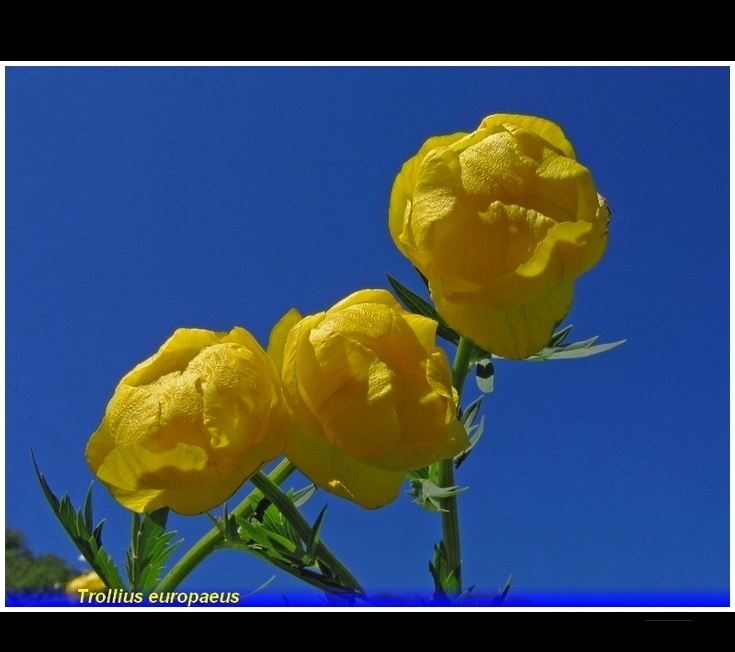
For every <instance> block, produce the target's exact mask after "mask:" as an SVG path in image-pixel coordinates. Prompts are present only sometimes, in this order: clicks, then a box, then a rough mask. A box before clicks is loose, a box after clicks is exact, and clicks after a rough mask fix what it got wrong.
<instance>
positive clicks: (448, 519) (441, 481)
mask: <svg viewBox="0 0 735 652" xmlns="http://www.w3.org/2000/svg"><path fill="white" fill-rule="evenodd" d="M473 350H474V344H473V343H472V341H471V340H468V339H467V338H465V337H461V338H460V340H459V344H458V345H457V351H456V353H455V357H454V365H453V367H452V385H454V388H455V389H456V390H457V394H458V399H457V406H458V407H459V405H460V403H461V398H462V387H463V386H464V381H465V378H467V373H468V371H469V370H470V366H471V364H472V353H473ZM435 472H436V476H437V484H438V485H439V486H440V487H444V488H449V487H454V486H455V484H456V483H455V481H454V459H452V458H450V459H447V460H442V461H441V462H438V463H437V464H436V465H435ZM439 508H440V509H441V525H442V540H443V541H444V546H445V549H446V552H447V565H448V567H449V568H450V569H452V572H453V573H454V577H455V580H456V587H457V588H456V594H457V595H459V594H460V593H461V592H462V554H461V546H460V533H459V506H458V503H457V496H456V494H452V495H449V496H445V497H443V498H440V499H439Z"/></svg>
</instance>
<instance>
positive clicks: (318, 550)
mask: <svg viewBox="0 0 735 652" xmlns="http://www.w3.org/2000/svg"><path fill="white" fill-rule="evenodd" d="M250 481H251V482H252V483H253V484H254V485H255V486H256V487H257V488H258V489H260V491H261V492H262V493H263V495H264V496H265V497H266V498H268V500H270V501H271V502H272V503H273V504H274V505H275V506H276V507H277V508H278V510H279V511H280V512H281V514H283V515H284V516H285V517H286V519H287V520H288V521H289V523H291V525H293V527H294V529H295V530H296V532H297V534H298V535H299V536H300V537H301V539H302V540H303V541H304V542H307V541H309V540H310V538H311V526H310V525H309V523H308V522H307V520H306V519H305V518H304V517H303V516H302V515H301V512H299V510H298V509H297V508H296V506H295V505H294V504H293V502H292V501H291V500H290V499H289V498H288V496H286V495H285V494H284V493H283V492H282V491H281V490H280V489H279V488H278V485H277V484H275V483H274V482H273V481H272V480H271V479H270V478H269V477H268V476H267V475H264V474H262V473H258V474H256V475H254V476H253V477H252V478H251V479H250ZM314 553H315V555H314V556H315V558H316V559H317V560H319V561H321V562H323V563H324V564H326V565H327V566H328V567H329V569H330V570H331V571H332V572H333V573H334V574H335V575H336V576H337V577H338V578H339V579H340V580H341V584H342V586H344V587H345V588H351V589H355V590H356V591H357V592H358V593H360V594H363V593H364V592H363V590H362V587H361V586H360V583H359V582H358V581H357V579H356V578H355V577H354V575H352V573H351V572H350V571H349V569H348V568H347V567H346V566H345V565H344V564H343V563H342V562H341V561H340V560H339V559H338V558H337V557H336V556H335V555H334V553H333V552H332V551H331V550H330V549H329V548H327V546H326V545H325V544H324V543H322V542H321V541H317V542H316V545H315V546H314Z"/></svg>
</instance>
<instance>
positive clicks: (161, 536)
mask: <svg viewBox="0 0 735 652" xmlns="http://www.w3.org/2000/svg"><path fill="white" fill-rule="evenodd" d="M168 511H169V510H168V508H167V507H164V508H162V509H159V510H156V511H155V512H152V513H151V514H143V515H142V516H141V515H140V514H133V527H132V531H131V533H130V546H129V547H128V552H127V556H126V561H125V570H126V571H127V574H128V581H129V582H130V590H131V591H150V590H152V589H154V588H155V587H156V584H158V580H159V579H160V578H161V575H162V574H163V569H164V567H165V565H166V562H167V561H168V558H169V557H170V556H171V554H172V553H173V552H174V550H176V548H178V547H179V545H181V543H182V540H179V541H176V542H175V543H171V539H172V538H173V537H174V536H175V535H176V532H166V520H167V518H168Z"/></svg>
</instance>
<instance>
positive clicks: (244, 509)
mask: <svg viewBox="0 0 735 652" xmlns="http://www.w3.org/2000/svg"><path fill="white" fill-rule="evenodd" d="M295 470H296V467H295V466H294V465H293V464H291V462H290V461H289V460H287V459H285V458H284V459H283V460H282V461H281V462H280V463H279V464H278V466H276V468H275V469H273V470H272V471H271V472H270V474H269V475H268V477H269V478H270V481H271V482H273V483H274V484H275V485H276V486H278V485H281V484H283V483H284V482H285V481H286V479H287V478H288V476H290V475H291V474H292V473H293V472H294V471H295ZM260 495H261V492H260V491H258V490H257V489H256V490H255V491H253V492H251V493H250V494H248V496H247V498H245V500H243V501H242V502H241V503H240V504H239V505H238V506H237V507H235V509H234V510H232V512H231V514H232V515H233V516H240V517H242V518H248V517H249V516H251V515H252V513H253V511H254V507H253V505H255V504H257V501H256V500H252V499H253V498H254V497H255V496H260ZM224 541H225V539H224V535H223V534H222V530H221V529H220V528H218V527H215V528H212V529H211V530H210V531H209V532H207V533H206V534H205V535H204V536H203V537H202V538H201V539H199V541H197V542H196V543H195V544H194V545H193V546H192V547H191V548H190V549H189V550H188V551H187V553H186V554H185V555H184V556H183V557H182V558H181V559H179V561H178V562H177V563H176V564H175V565H174V567H173V568H172V569H171V570H170V571H169V572H168V573H167V574H166V576H165V577H164V578H163V579H162V580H161V581H160V582H159V583H158V586H157V587H156V589H155V590H156V591H170V590H171V589H175V588H176V587H177V586H178V585H179V584H181V582H182V581H183V580H184V578H185V577H186V576H187V575H188V574H189V573H191V571H193V570H194V569H195V568H196V567H197V566H198V565H199V564H200V563H201V562H202V561H203V560H204V559H205V558H206V557H207V556H208V555H209V554H211V553H212V552H214V551H215V550H217V548H220V547H222V546H223V544H224Z"/></svg>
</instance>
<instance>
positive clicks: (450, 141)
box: [389, 114, 610, 359]
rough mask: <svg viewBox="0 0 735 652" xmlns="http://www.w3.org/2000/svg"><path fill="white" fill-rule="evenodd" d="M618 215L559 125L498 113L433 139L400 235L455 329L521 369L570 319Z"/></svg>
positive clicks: (396, 201) (401, 179) (399, 193)
mask: <svg viewBox="0 0 735 652" xmlns="http://www.w3.org/2000/svg"><path fill="white" fill-rule="evenodd" d="M609 216H610V211H609V209H608V207H607V204H606V202H605V200H604V198H603V197H601V196H600V195H599V194H598V192H597V189H596V187H595V184H594V182H593V180H592V176H591V174H590V172H589V170H588V169H587V168H585V167H584V166H583V165H581V164H580V163H578V162H577V160H576V157H575V154H574V150H573V148H572V145H571V144H570V142H569V141H568V140H567V139H566V137H565V136H564V133H563V132H562V131H561V129H560V128H559V127H558V126H557V125H556V124H554V123H553V122H550V121H549V120H545V119H544V118H535V117H531V116H524V115H511V114H496V115H491V116H489V117H487V118H485V119H484V120H483V121H482V123H481V124H480V126H479V127H478V128H477V130H475V131H473V132H472V133H469V134H467V133H455V134H452V135H449V136H436V137H433V138H430V139H429V140H427V141H426V142H425V143H424V145H423V146H422V147H421V149H420V150H419V152H418V153H417V154H416V155H415V156H414V157H412V158H411V159H409V160H408V161H407V162H406V163H405V164H404V165H403V168H402V169H401V171H400V173H399V174H398V176H397V178H396V180H395V182H394V184H393V190H392V192H391V198H390V208H389V227H390V232H391V235H392V237H393V240H394V242H395V243H396V245H397V247H398V248H399V249H400V251H401V252H402V253H403V254H404V255H405V256H407V257H408V258H409V260H410V261H411V262H412V263H413V264H414V266H415V267H416V268H417V269H418V270H419V271H420V272H421V273H422V274H423V275H424V276H425V277H426V278H427V279H428V282H429V288H430V292H431V297H432V299H433V301H434V303H435V304H436V307H437V310H438V312H439V314H440V315H441V316H442V317H443V318H444V319H445V320H446V322H447V323H448V324H449V325H450V326H452V328H454V329H455V330H456V331H457V332H458V333H460V335H463V336H465V337H467V338H469V339H471V340H473V341H474V342H475V343H476V344H478V345H480V346H481V347H483V348H484V349H486V350H487V351H489V352H491V353H494V354H497V355H499V356H502V357H506V358H514V359H520V358H526V357H528V356H530V355H531V354H533V353H535V352H536V351H538V350H539V349H541V348H543V347H544V346H545V345H546V344H547V343H548V341H549V339H550V337H551V335H552V333H553V330H554V328H555V327H556V326H557V325H558V324H559V322H561V320H562V319H563V318H564V317H565V316H566V314H567V312H568V311H569V309H570V307H571V304H572V296H573V292H574V281H575V279H576V278H577V277H578V276H580V275H581V274H583V273H584V272H586V271H587V270H589V269H590V268H591V267H592V266H593V265H595V264H596V263H597V261H598V260H599V259H600V257H601V256H602V254H603V252H604V251H605V246H606V244H607V226H608V222H609Z"/></svg>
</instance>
